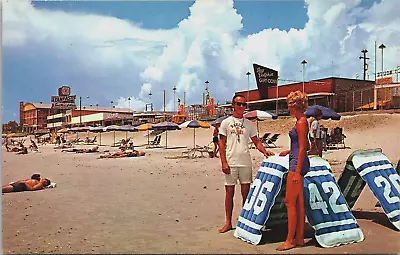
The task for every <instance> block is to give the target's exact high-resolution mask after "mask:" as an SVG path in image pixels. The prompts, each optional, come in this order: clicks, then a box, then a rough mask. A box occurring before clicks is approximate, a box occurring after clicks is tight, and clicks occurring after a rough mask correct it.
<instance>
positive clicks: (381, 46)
mask: <svg viewBox="0 0 400 255" xmlns="http://www.w3.org/2000/svg"><path fill="white" fill-rule="evenodd" d="M385 48H386V46H385V45H384V44H383V43H382V44H381V45H379V49H381V50H382V72H383V49H385Z"/></svg>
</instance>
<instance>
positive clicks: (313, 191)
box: [308, 181, 349, 214]
mask: <svg viewBox="0 0 400 255" xmlns="http://www.w3.org/2000/svg"><path fill="white" fill-rule="evenodd" d="M321 186H322V189H323V190H324V192H325V193H326V194H328V193H329V192H331V191H332V194H331V195H330V196H329V200H328V202H329V205H330V207H331V209H332V211H333V212H334V213H341V212H347V211H348V210H349V209H348V208H347V205H346V204H337V201H338V198H339V196H340V190H339V189H338V187H337V185H336V184H335V183H334V182H332V181H330V182H323V183H322V184H321ZM308 190H309V192H310V207H311V209H312V210H322V212H323V214H329V212H328V205H327V204H326V202H325V201H324V200H323V199H322V196H321V194H320V193H319V190H318V188H317V185H315V183H310V184H308Z"/></svg>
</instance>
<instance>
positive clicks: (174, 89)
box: [172, 86, 176, 112]
mask: <svg viewBox="0 0 400 255" xmlns="http://www.w3.org/2000/svg"><path fill="white" fill-rule="evenodd" d="M172 90H173V91H174V112H175V111H176V109H175V98H176V95H175V93H176V86H174V88H173V89H172Z"/></svg>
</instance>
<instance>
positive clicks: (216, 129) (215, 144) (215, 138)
mask: <svg viewBox="0 0 400 255" xmlns="http://www.w3.org/2000/svg"><path fill="white" fill-rule="evenodd" d="M220 126H221V123H216V124H215V126H214V133H213V143H214V157H217V153H218V151H219V147H218V140H219V139H218V134H219V127H220Z"/></svg>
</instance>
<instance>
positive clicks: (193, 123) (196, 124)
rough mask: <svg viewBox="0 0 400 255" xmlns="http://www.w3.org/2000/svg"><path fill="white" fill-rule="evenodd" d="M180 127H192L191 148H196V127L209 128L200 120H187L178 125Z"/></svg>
mask: <svg viewBox="0 0 400 255" xmlns="http://www.w3.org/2000/svg"><path fill="white" fill-rule="evenodd" d="M179 127H180V128H193V148H194V149H195V148H196V128H200V127H201V128H210V125H209V124H208V123H205V122H203V121H200V120H189V121H186V122H183V123H182V124H180V125H179Z"/></svg>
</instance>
